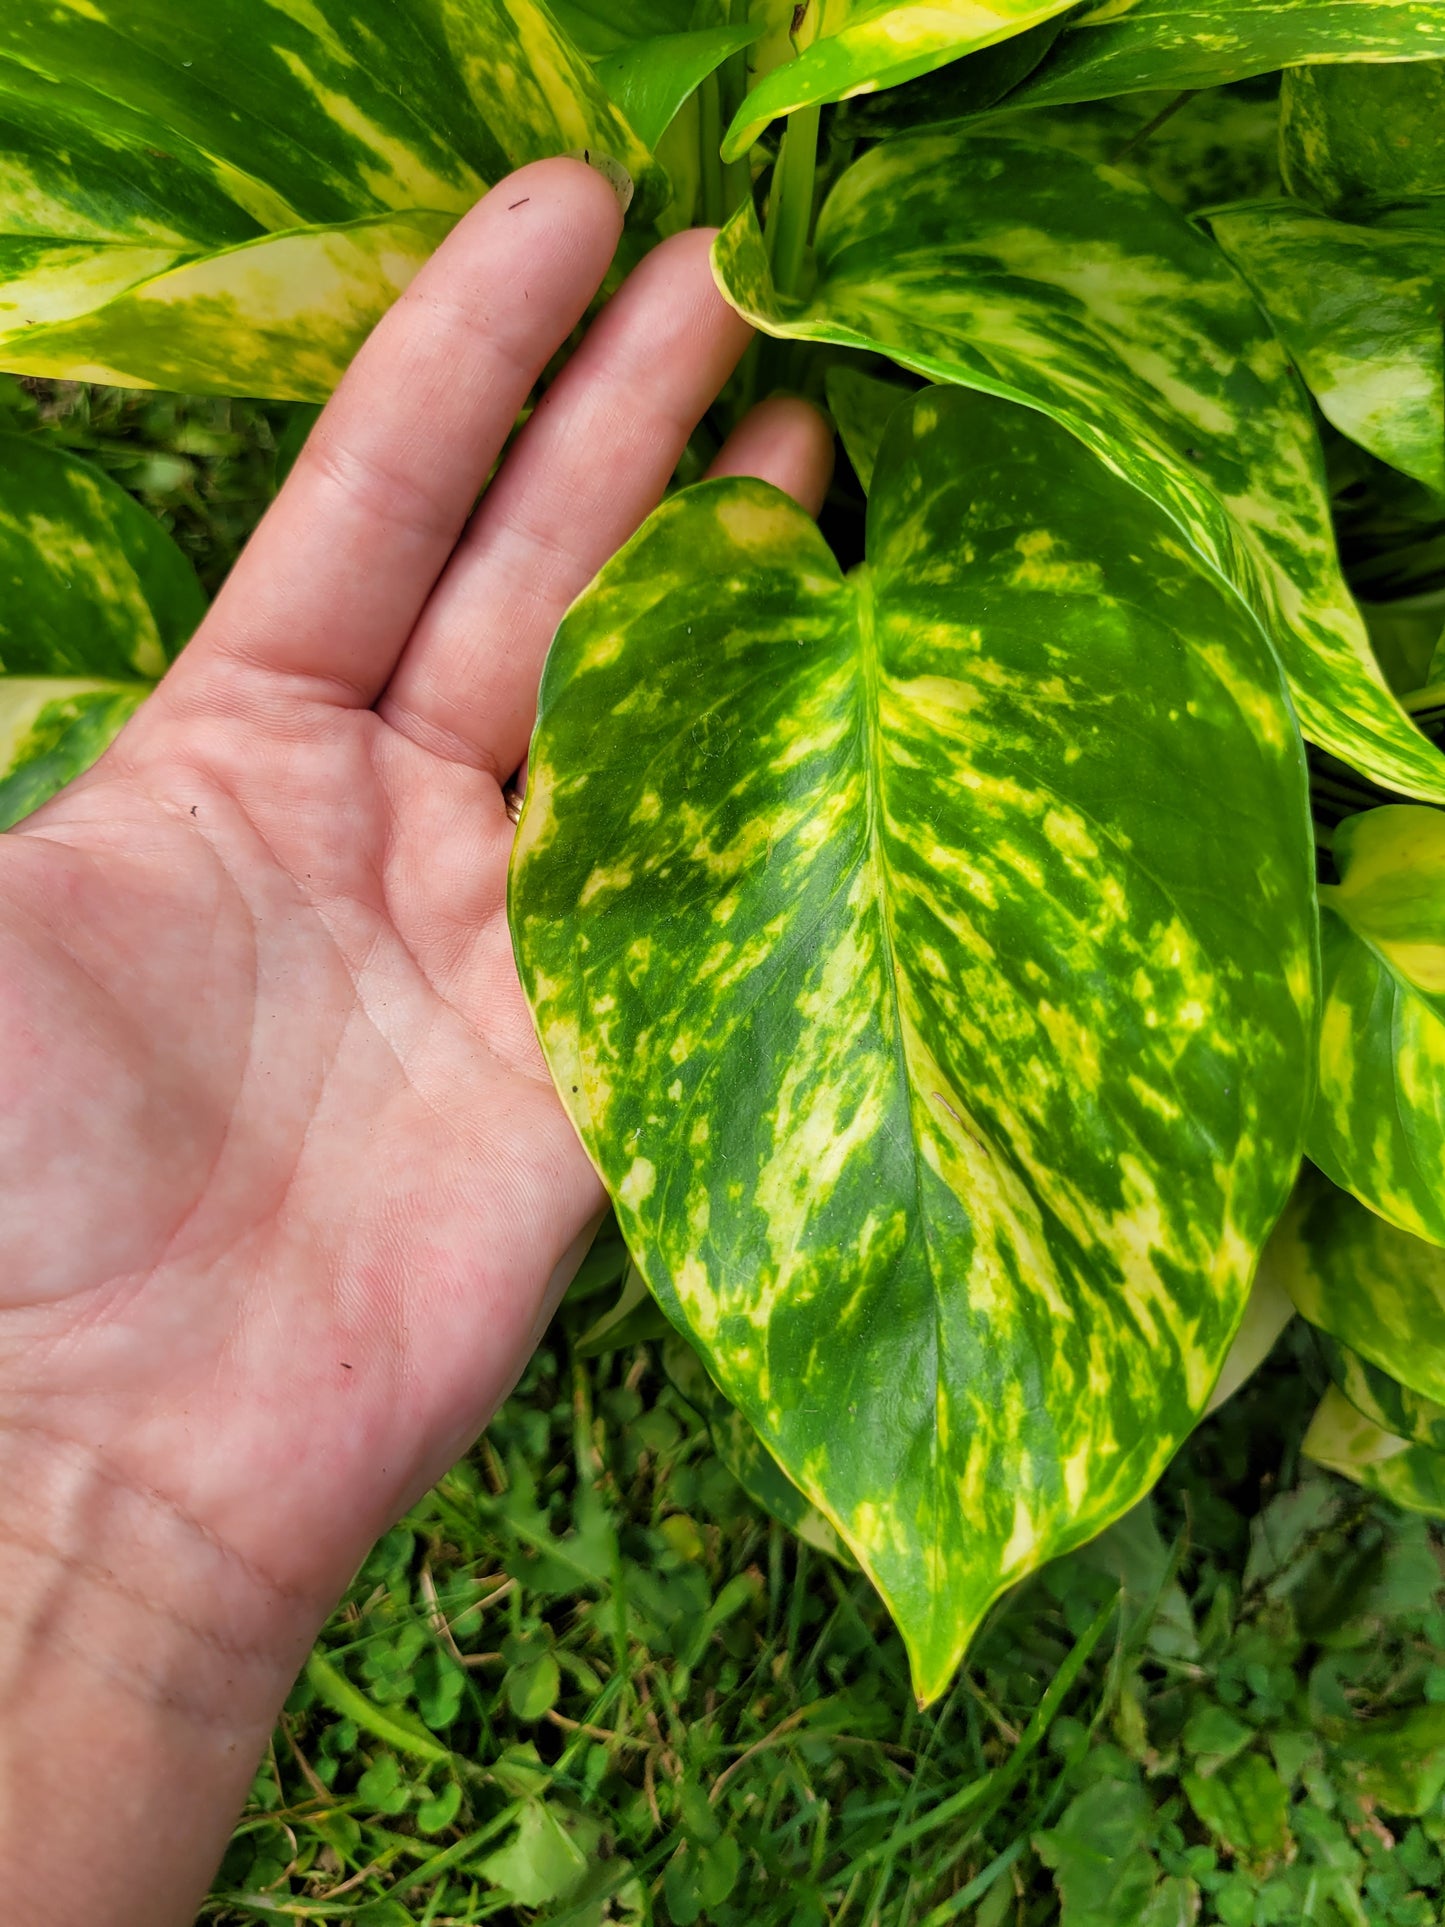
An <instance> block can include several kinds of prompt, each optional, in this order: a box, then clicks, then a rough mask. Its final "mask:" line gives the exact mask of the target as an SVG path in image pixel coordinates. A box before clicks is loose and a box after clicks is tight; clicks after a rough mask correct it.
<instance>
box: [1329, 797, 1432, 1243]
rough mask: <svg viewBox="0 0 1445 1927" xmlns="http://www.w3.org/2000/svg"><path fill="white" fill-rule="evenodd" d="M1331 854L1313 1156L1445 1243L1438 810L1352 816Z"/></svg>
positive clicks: (1365, 1197) (1373, 1203)
mask: <svg viewBox="0 0 1445 1927" xmlns="http://www.w3.org/2000/svg"><path fill="white" fill-rule="evenodd" d="M1333 853H1334V860H1335V867H1336V869H1337V870H1338V872H1339V879H1340V880H1339V882H1338V883H1336V884H1329V885H1322V886H1321V888H1320V902H1321V905H1322V906H1323V915H1322V928H1321V941H1322V955H1323V961H1324V983H1323V988H1324V1003H1323V1008H1322V1015H1321V1023H1320V1043H1319V1088H1318V1092H1317V1095H1316V1098H1315V1106H1314V1110H1313V1112H1312V1114H1311V1118H1310V1133H1309V1154H1310V1156H1311V1157H1312V1158H1313V1159H1314V1161H1315V1163H1316V1164H1318V1165H1319V1166H1320V1168H1321V1169H1322V1170H1323V1171H1325V1172H1326V1173H1327V1174H1328V1175H1329V1176H1330V1177H1331V1178H1333V1180H1334V1181H1335V1183H1336V1184H1338V1185H1341V1186H1343V1187H1344V1188H1345V1189H1346V1190H1348V1191H1352V1192H1353V1193H1354V1195H1355V1196H1356V1197H1357V1198H1359V1199H1360V1200H1361V1201H1362V1202H1363V1203H1365V1204H1367V1205H1369V1207H1370V1209H1371V1210H1372V1211H1377V1212H1379V1213H1380V1215H1381V1216H1382V1217H1385V1218H1388V1219H1389V1220H1390V1222H1391V1224H1394V1225H1398V1226H1399V1227H1400V1228H1401V1230H1404V1231H1409V1232H1413V1233H1414V1234H1415V1235H1416V1236H1417V1237H1420V1238H1429V1239H1431V1240H1432V1241H1433V1242H1434V1243H1436V1244H1445V814H1442V813H1441V812H1440V811H1438V810H1425V809H1417V808H1414V807H1412V806H1411V805H1408V804H1390V805H1388V806H1386V807H1385V808H1383V809H1378V810H1367V811H1365V812H1364V813H1363V814H1361V815H1359V816H1350V817H1346V818H1345V820H1344V821H1343V822H1342V823H1340V824H1339V825H1338V826H1337V827H1336V829H1335V832H1334V843H1333Z"/></svg>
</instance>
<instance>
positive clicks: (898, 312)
mask: <svg viewBox="0 0 1445 1927" xmlns="http://www.w3.org/2000/svg"><path fill="white" fill-rule="evenodd" d="M817 262H818V281H817V285H816V287H815V288H814V290H813V292H812V294H811V296H810V297H809V298H808V299H807V300H806V301H795V300H787V299H784V298H782V297H780V296H779V295H778V293H777V291H776V289H775V288H774V287H773V285H772V282H771V278H770V275H769V271H768V264H767V258H766V253H765V250H764V248H763V244H762V238H761V236H760V234H759V232H758V229H757V225H756V221H755V220H754V218H753V216H752V214H751V210H749V209H743V210H742V211H741V212H740V213H739V214H738V215H736V216H735V217H734V218H733V220H732V221H731V222H730V223H729V224H728V226H727V227H726V228H725V229H724V230H723V232H722V234H721V235H720V236H719V238H718V241H717V243H716V246H715V249H714V269H715V272H716V274H717V277H718V280H719V283H720V285H721V286H722V288H723V291H724V293H725V294H726V295H727V297H728V299H729V300H730V301H731V302H732V303H733V305H734V306H735V307H736V308H737V309H738V310H739V311H740V312H741V313H742V314H744V315H745V316H746V317H747V318H748V319H749V320H751V321H752V322H754V324H755V325H756V326H758V327H761V328H763V329H765V330H766V331H767V332H769V333H771V334H775V335H779V336H783V337H785V338H790V339H800V340H815V341H829V342H836V343H840V344H842V345H845V346H853V347H859V348H865V349H869V350H872V351H875V352H881V353H884V354H887V355H889V356H891V357H892V358H893V359H894V360H895V361H897V362H899V363H901V364H902V365H903V366H905V367H908V368H911V369H914V370H915V371H916V372H918V373H920V374H923V375H927V376H929V377H930V378H931V379H932V380H935V381H944V382H952V383H959V384H961V385H964V386H968V387H973V388H978V389H981V390H983V391H985V392H987V393H991V394H996V395H1001V396H1003V397H1005V398H1007V399H1011V400H1017V401H1022V402H1024V403H1026V404H1027V405H1028V406H1030V407H1033V408H1039V409H1042V410H1043V411H1044V412H1046V413H1047V414H1049V415H1051V416H1053V418H1054V419H1055V420H1057V421H1059V422H1061V423H1062V424H1063V425H1064V426H1065V427H1066V428H1068V429H1069V430H1070V431H1071V432H1072V433H1073V434H1075V435H1077V436H1078V437H1079V439H1080V440H1081V441H1083V442H1084V443H1085V444H1086V445H1087V446H1088V447H1090V448H1092V449H1093V450H1094V451H1095V453H1096V454H1098V455H1099V456H1100V457H1101V458H1102V460H1103V461H1104V462H1105V463H1107V464H1108V465H1109V467H1111V468H1112V469H1114V470H1116V471H1117V472H1118V473H1119V474H1121V475H1124V476H1126V477H1127V478H1128V479H1129V480H1130V481H1131V482H1133V483H1134V484H1135V486H1136V487H1138V488H1139V489H1141V490H1142V491H1143V492H1144V493H1145V494H1147V495H1149V496H1150V497H1151V498H1152V499H1153V500H1154V501H1156V502H1158V503H1159V504H1161V506H1163V507H1164V508H1165V509H1166V510H1167V511H1168V513H1169V514H1170V515H1171V516H1172V517H1173V519H1174V520H1175V521H1176V523H1177V524H1178V525H1179V527H1180V529H1181V530H1182V531H1183V533H1184V535H1185V537H1186V538H1187V540H1188V542H1189V544H1190V546H1191V547H1192V548H1193V549H1194V551H1195V552H1196V553H1197V554H1198V555H1199V556H1200V557H1201V558H1202V559H1203V560H1204V561H1205V562H1206V563H1207V564H1208V565H1209V566H1210V567H1212V568H1213V569H1214V570H1215V571H1216V572H1217V573H1218V575H1219V576H1220V577H1221V578H1222V579H1223V580H1224V581H1226V582H1228V583H1230V584H1231V585H1232V586H1233V587H1234V589H1235V590H1236V592H1237V593H1238V594H1239V595H1240V596H1241V597H1242V598H1243V599H1244V600H1245V601H1246V602H1247V603H1248V604H1249V605H1250V606H1251V607H1252V608H1254V609H1255V610H1256V612H1257V613H1258V615H1259V617H1260V620H1261V621H1262V622H1264V624H1265V625H1266V628H1267V629H1268V632H1269V634H1270V636H1271V638H1272V639H1273V641H1274V644H1275V647H1276V650H1277V651H1278V653H1279V656H1280V659H1281V661H1282V663H1283V664H1284V667H1285V670H1286V673H1287V674H1288V676H1289V680H1290V687H1291V694H1292V696H1293V698H1294V702H1295V706H1296V709H1297V711H1298V713H1299V716H1300V721H1301V726H1302V727H1303V728H1304V730H1305V733H1306V734H1307V735H1308V736H1310V738H1311V739H1312V740H1313V741H1316V742H1318V743H1320V744H1321V745H1322V746H1323V747H1326V748H1328V749H1330V750H1332V751H1333V752H1334V753H1335V754H1336V755H1338V756H1340V757H1341V758H1342V759H1343V760H1344V761H1346V762H1349V763H1351V764H1353V766H1354V767H1356V768H1359V769H1361V770H1363V771H1365V772H1366V773H1367V774H1369V775H1371V776H1373V777H1375V778H1376V780H1377V781H1379V782H1381V783H1384V784H1387V785H1388V786H1389V787H1391V788H1393V789H1396V790H1398V791H1399V792H1401V793H1402V794H1405V795H1412V796H1420V797H1425V798H1429V799H1432V800H1439V801H1445V759H1442V758H1441V756H1440V753H1439V751H1438V750H1436V749H1435V748H1434V746H1433V745H1432V744H1431V743H1430V742H1428V741H1427V739H1426V738H1425V737H1424V736H1423V735H1422V734H1421V733H1420V732H1419V730H1417V729H1416V728H1415V727H1414V725H1413V724H1412V723H1411V722H1410V720H1409V719H1408V717H1407V716H1406V715H1405V713H1404V712H1403V711H1402V710H1401V708H1400V707H1399V704H1398V703H1397V702H1396V700H1395V698H1394V697H1393V695H1392V694H1391V692H1390V690H1389V688H1388V686H1387V684H1386V682H1385V680H1384V677H1383V675H1382V673H1381V671H1380V668H1379V665H1378V664H1377V663H1376V661H1375V659H1374V656H1373V654H1372V652H1371V650H1370V646H1369V639H1368V636H1367V634H1366V631H1365V628H1364V624H1363V621H1362V620H1361V617H1360V615H1359V611H1358V609H1357V608H1356V606H1355V604H1354V602H1353V600H1352V599H1351V597H1350V595H1349V592H1348V590H1347V589H1346V587H1345V583H1344V580H1343V578H1342V576H1341V574H1340V570H1339V562H1338V557H1337V555H1336V552H1335V545H1334V537H1333V532H1332V529H1331V525H1330V517H1329V504H1328V501H1327V498H1326V495H1325V491H1324V484H1323V475H1322V471H1321V467H1320V458H1319V451H1318V446H1317V441H1316V437H1315V432H1314V426H1313V423H1312V421H1311V419H1310V416H1309V413H1308V410H1307V408H1306V407H1305V406H1304V405H1303V401H1302V397H1301V395H1300V392H1299V389H1298V386H1297V383H1296V380H1295V377H1294V376H1293V374H1292V372H1291V370H1290V368H1289V365H1288V362H1287V360H1286V357H1285V355H1284V352H1283V350H1282V349H1281V348H1280V346H1279V344H1278V343H1277V342H1276V341H1275V339H1274V337H1273V335H1272V334H1271V333H1270V331H1269V329H1268V327H1267V325H1266V323H1265V322H1264V320H1263V318H1262V317H1261V316H1260V314H1259V311H1258V308H1257V307H1256V305H1255V302H1254V300H1253V298H1252V297H1251V295H1250V292H1249V290H1248V288H1247V287H1246V286H1245V284H1244V283H1243V281H1241V280H1240V278H1239V277H1238V276H1237V275H1236V274H1235V272H1234V271H1233V269H1232V268H1231V267H1230V266H1229V264H1228V263H1227V262H1226V261H1225V260H1224V258H1223V257H1222V256H1221V255H1220V253H1219V252H1218V250H1216V249H1214V248H1212V247H1211V246H1210V244H1209V243H1208V242H1207V241H1206V240H1205V239H1204V238H1203V237H1202V236H1201V235H1199V234H1198V233H1197V232H1196V231H1195V230H1194V229H1193V228H1192V227H1191V226H1190V224H1189V223H1188V222H1187V221H1185V220H1184V219H1183V218H1182V217H1181V216H1179V215H1178V214H1177V213H1175V212H1174V211H1173V210H1172V209H1170V208H1168V207H1166V206H1165V205H1164V204H1163V203H1161V202H1160V201H1158V200H1157V199H1156V198H1155V197H1154V196H1153V195H1151V194H1149V193H1148V192H1147V190H1145V189H1143V188H1142V187H1140V186H1139V185H1138V184H1137V183H1135V182H1133V181H1130V180H1128V179H1127V177H1125V176H1123V175H1121V174H1118V173H1116V172H1114V171H1112V170H1110V169H1108V168H1103V167H1097V166H1093V165H1091V164H1090V163H1088V162H1086V161H1083V160H1080V159H1077V158H1075V157H1074V156H1071V155H1069V154H1067V153H1064V152H1062V151H1060V150H1058V149H1051V148H1041V147H1035V146H1032V145H1028V144H1025V143H1023V142H1019V141H1014V140H1012V139H1008V138H1004V137H991V136H983V137H979V136H972V137H971V136H969V135H966V134H960V133H956V132H955V133H949V134H935V135H922V136H914V137H909V138H904V139H900V140H897V141H891V142H887V143H885V144H883V145H881V146H879V147H877V148H875V149H874V150H873V151H872V152H870V153H868V154H866V155H865V156H864V157H863V159H862V160H860V161H858V162H855V163H854V165H853V166H852V167H851V168H849V170H848V171H847V172H846V173H845V174H844V175H843V176H842V178H841V179H840V181H839V182H838V183H837V185H836V186H835V188H834V189H833V192H832V194H831V195H830V197H829V199H828V201H827V203H826V205H825V207H824V209H823V212H822V215H821V216H820V218H819V222H818V230H817Z"/></svg>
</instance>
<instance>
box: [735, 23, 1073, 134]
mask: <svg viewBox="0 0 1445 1927" xmlns="http://www.w3.org/2000/svg"><path fill="white" fill-rule="evenodd" d="M1071 4H1072V0H933V4H931V5H915V4H911V3H910V0H904V4H901V5H900V4H899V3H898V0H842V4H841V5H839V6H836V7H830V8H829V9H828V10H827V14H826V18H825V21H824V25H823V29H822V32H821V34H820V36H819V37H818V38H817V39H816V40H814V41H813V42H812V44H811V45H809V46H807V47H805V48H803V50H802V51H801V53H800V54H799V57H798V58H797V59H796V60H790V61H786V62H785V63H784V64H783V65H782V66H780V67H778V68H776V69H775V70H774V71H773V72H772V73H771V74H769V75H767V76H766V77H765V78H764V79H763V80H762V81H761V82H760V83H759V84H758V85H757V86H756V87H754V88H753V90H752V91H751V93H749V95H748V97H747V99H746V100H745V101H744V102H743V104H742V106H741V107H740V108H739V109H738V112H737V116H736V118H735V119H734V121H733V124H732V126H731V127H730V128H729V129H728V131H727V134H726V136H725V138H724V140H723V148H722V152H723V159H724V160H737V159H738V158H739V156H740V155H743V154H746V153H747V151H748V149H749V148H750V147H751V146H752V144H753V142H754V141H755V140H756V139H757V137H758V135H759V134H761V133H762V132H763V130H764V128H765V127H766V126H767V124H768V122H769V121H770V120H775V119H777V118H778V117H779V116H780V115H785V114H791V113H793V112H795V111H796V110H797V109H798V108H799V107H811V106H815V105H817V104H819V103H821V102H824V101H830V100H847V99H850V98H852V97H853V96H855V95H857V94H871V93H873V92H874V91H875V90H876V89H877V88H879V87H887V86H895V85H897V84H898V83H899V82H900V81H904V80H911V79H913V78H914V77H915V76H916V75H919V74H927V73H932V72H933V70H934V69H935V68H937V67H942V66H944V65H945V64H946V63H947V62H948V61H951V60H957V59H958V58H959V57H960V56H961V55H963V54H968V53H972V52H975V51H976V50H979V49H982V48H985V47H992V46H995V45H997V44H998V42H1000V41H1003V40H1009V39H1011V38H1012V37H1013V36H1014V35H1015V34H1021V33H1025V32H1027V31H1028V29H1029V28H1031V27H1037V26H1040V25H1041V24H1043V23H1044V22H1046V21H1048V20H1051V19H1053V18H1054V17H1055V16H1056V15H1058V14H1061V13H1066V12H1067V11H1068V9H1069V7H1070V5H1071ZM820 11H821V9H820Z"/></svg>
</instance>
